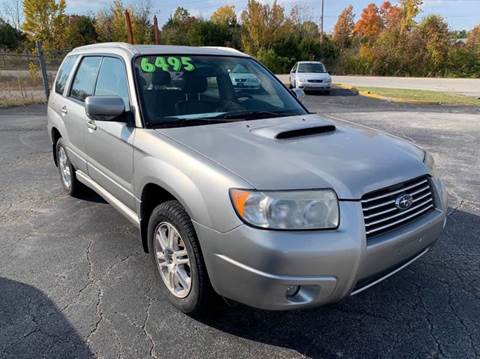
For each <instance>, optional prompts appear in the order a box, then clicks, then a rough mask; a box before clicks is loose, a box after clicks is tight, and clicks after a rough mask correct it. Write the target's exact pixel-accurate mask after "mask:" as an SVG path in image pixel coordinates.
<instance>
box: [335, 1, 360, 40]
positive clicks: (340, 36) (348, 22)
mask: <svg viewBox="0 0 480 359" xmlns="http://www.w3.org/2000/svg"><path fill="white" fill-rule="evenodd" d="M354 17H355V15H354V14H353V6H352V5H349V6H347V7H346V8H345V9H343V11H342V12H341V13H340V15H339V16H338V20H337V23H336V24H335V27H334V29H333V41H334V42H335V44H336V45H337V46H338V47H339V48H341V49H342V48H346V47H349V46H350V44H351V40H352V36H353V28H354V27H355V22H354Z"/></svg>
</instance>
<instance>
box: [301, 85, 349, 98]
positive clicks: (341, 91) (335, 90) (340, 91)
mask: <svg viewBox="0 0 480 359" xmlns="http://www.w3.org/2000/svg"><path fill="white" fill-rule="evenodd" d="M305 94H307V95H311V96H326V97H328V96H344V97H349V96H358V93H357V92H355V91H352V90H349V89H345V88H341V87H335V86H334V87H332V89H331V90H330V93H325V92H322V91H305Z"/></svg>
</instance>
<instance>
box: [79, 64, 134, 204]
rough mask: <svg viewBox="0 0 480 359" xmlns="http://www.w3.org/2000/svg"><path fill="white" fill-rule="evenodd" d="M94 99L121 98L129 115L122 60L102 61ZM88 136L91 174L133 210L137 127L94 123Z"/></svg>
mask: <svg viewBox="0 0 480 359" xmlns="http://www.w3.org/2000/svg"><path fill="white" fill-rule="evenodd" d="M94 95H95V96H119V97H121V98H122V99H123V101H124V103H125V109H126V110H127V111H130V97H129V91H128V77H127V71H126V67H125V63H124V61H123V59H121V58H119V57H107V56H105V57H103V59H102V63H101V66H100V71H99V74H98V79H97V82H96V86H95V91H94ZM90 121H91V123H92V124H93V126H90V127H89V128H88V130H87V135H86V148H87V158H88V174H89V176H90V177H91V178H92V179H93V180H94V181H95V182H97V183H98V184H99V185H100V186H102V187H103V188H105V189H106V190H107V191H108V192H110V193H111V194H112V195H114V196H115V197H116V198H117V199H118V200H120V201H121V202H123V203H124V204H125V205H126V206H128V207H129V208H130V209H134V208H135V200H134V199H135V198H134V196H133V147H132V143H133V137H134V133H135V127H134V126H133V125H128V124H126V123H124V122H113V121H98V120H97V121H93V120H90Z"/></svg>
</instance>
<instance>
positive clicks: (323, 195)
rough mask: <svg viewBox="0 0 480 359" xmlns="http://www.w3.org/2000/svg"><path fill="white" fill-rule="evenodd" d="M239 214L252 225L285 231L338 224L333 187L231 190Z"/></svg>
mask: <svg viewBox="0 0 480 359" xmlns="http://www.w3.org/2000/svg"><path fill="white" fill-rule="evenodd" d="M230 197H231V199H232V203H233V206H234V208H235V211H236V212H237V214H238V216H239V217H240V218H241V219H242V220H243V221H245V222H247V223H248V224H251V225H253V226H255V227H261V228H270V229H285V230H302V229H334V228H337V227H338V224H339V221H340V219H339V217H340V216H339V209H338V200H337V195H336V194H335V192H334V191H332V190H307V191H272V192H270V191H265V192H259V191H249V190H239V189H231V190H230Z"/></svg>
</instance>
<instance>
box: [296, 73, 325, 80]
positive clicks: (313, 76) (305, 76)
mask: <svg viewBox="0 0 480 359" xmlns="http://www.w3.org/2000/svg"><path fill="white" fill-rule="evenodd" d="M297 77H298V79H299V80H300V81H301V80H328V79H329V78H330V75H329V74H328V72H324V73H318V72H301V73H297Z"/></svg>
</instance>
